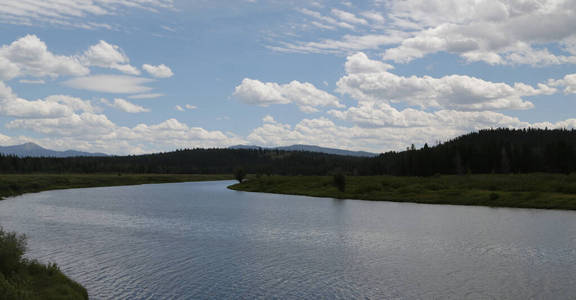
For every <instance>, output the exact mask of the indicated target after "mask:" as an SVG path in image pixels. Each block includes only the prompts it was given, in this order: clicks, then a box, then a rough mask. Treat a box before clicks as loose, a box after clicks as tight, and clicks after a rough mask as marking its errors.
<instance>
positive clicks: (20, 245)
mask: <svg viewBox="0 0 576 300" xmlns="http://www.w3.org/2000/svg"><path fill="white" fill-rule="evenodd" d="M25 251H26V237H25V236H24V235H19V234H16V233H13V232H5V231H4V230H3V229H2V228H0V272H1V273H2V274H4V275H5V276H9V275H10V274H11V273H13V272H15V271H16V270H17V269H18V267H19V266H20V264H21V261H22V255H24V252H25Z"/></svg>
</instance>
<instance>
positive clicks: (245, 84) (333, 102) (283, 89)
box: [234, 78, 342, 113]
mask: <svg viewBox="0 0 576 300" xmlns="http://www.w3.org/2000/svg"><path fill="white" fill-rule="evenodd" d="M234 97H236V98H238V99H239V100H241V101H242V102H244V103H248V104H255V105H260V106H268V105H270V104H287V103H294V104H296V105H298V107H299V108H300V110H302V111H303V112H306V113H311V112H316V111H318V109H317V107H319V106H334V107H342V104H340V101H339V100H338V98H337V97H335V96H333V95H331V94H329V93H327V92H325V91H322V90H319V89H317V88H316V87H315V86H314V85H313V84H311V83H307V82H304V83H302V82H299V81H292V82H290V83H288V84H283V85H280V84H278V83H275V82H266V83H265V82H261V81H259V80H254V79H249V78H245V79H244V80H243V81H242V83H241V84H240V85H239V86H237V87H236V89H235V91H234Z"/></svg>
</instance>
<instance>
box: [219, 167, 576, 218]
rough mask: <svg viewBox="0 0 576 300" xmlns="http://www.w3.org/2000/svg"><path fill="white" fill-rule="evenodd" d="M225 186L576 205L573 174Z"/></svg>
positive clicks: (293, 180)
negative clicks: (341, 184) (339, 185)
mask: <svg viewBox="0 0 576 300" xmlns="http://www.w3.org/2000/svg"><path fill="white" fill-rule="evenodd" d="M229 188H231V189H233V190H239V191H247V192H264V193H275V194H291V195H305V196H313V197H329V198H339V199H360V200H373V201H394V202H416V203H427V204H454V205H481V206H492V207H520V208H542V209H569V210H576V174H571V175H561V174H540V173H536V174H510V175H502V174H481V175H464V176H459V175H442V176H432V177H394V176H348V177H346V186H345V190H344V191H340V190H338V188H336V186H335V185H334V179H333V177H332V176H259V177H256V176H251V177H249V178H248V180H246V181H244V182H243V183H241V184H235V185H232V186H230V187H229Z"/></svg>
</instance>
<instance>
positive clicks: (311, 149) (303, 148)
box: [229, 145, 378, 157]
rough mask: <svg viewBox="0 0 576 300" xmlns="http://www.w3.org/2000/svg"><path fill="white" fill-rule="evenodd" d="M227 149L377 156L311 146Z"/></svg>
mask: <svg viewBox="0 0 576 300" xmlns="http://www.w3.org/2000/svg"><path fill="white" fill-rule="evenodd" d="M229 149H263V150H282V151H308V152H319V153H326V154H335V155H344V156H357V157H374V156H378V154H377V153H371V152H365V151H348V150H342V149H335V148H326V147H319V146H312V145H292V146H282V147H260V146H254V145H236V146H231V147H229Z"/></svg>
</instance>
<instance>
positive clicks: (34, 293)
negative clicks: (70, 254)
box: [0, 228, 88, 300]
mask: <svg viewBox="0 0 576 300" xmlns="http://www.w3.org/2000/svg"><path fill="white" fill-rule="evenodd" d="M25 251H26V240H25V238H24V236H22V235H17V234H15V233H11V232H5V231H4V230H3V229H2V228H0V299H9V300H13V299H16V300H19V299H22V300H28V299H30V300H35V299H63V300H64V299H70V300H75V299H88V293H87V292H86V289H85V288H84V287H82V286H81V285H80V284H78V283H76V282H74V281H73V280H71V279H69V278H68V277H66V275H64V274H63V273H62V272H61V271H60V269H58V267H57V266H56V265H55V264H49V265H44V264H41V263H39V262H37V261H35V260H28V259H25V258H23V257H22V255H23V254H24V252H25Z"/></svg>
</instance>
